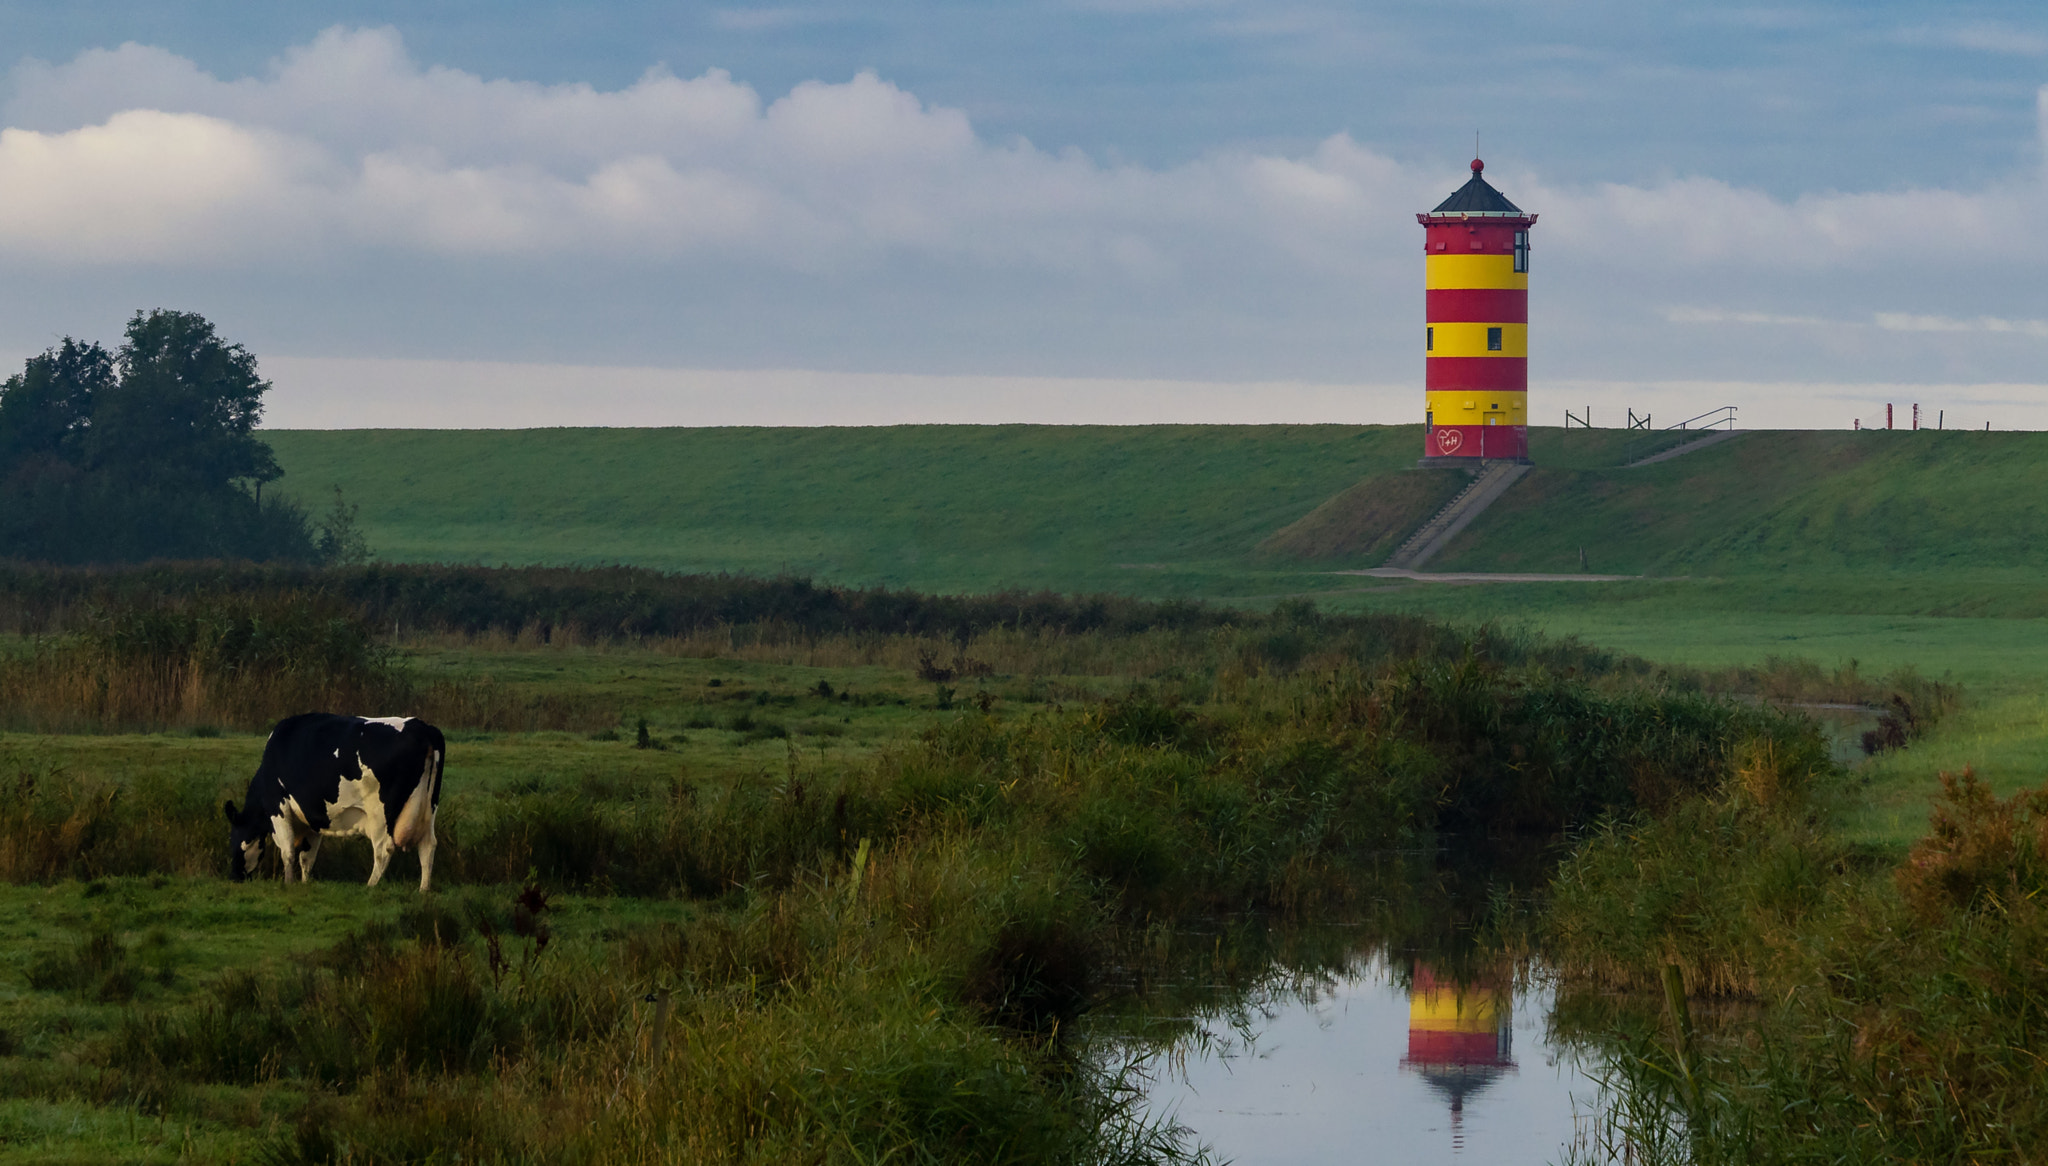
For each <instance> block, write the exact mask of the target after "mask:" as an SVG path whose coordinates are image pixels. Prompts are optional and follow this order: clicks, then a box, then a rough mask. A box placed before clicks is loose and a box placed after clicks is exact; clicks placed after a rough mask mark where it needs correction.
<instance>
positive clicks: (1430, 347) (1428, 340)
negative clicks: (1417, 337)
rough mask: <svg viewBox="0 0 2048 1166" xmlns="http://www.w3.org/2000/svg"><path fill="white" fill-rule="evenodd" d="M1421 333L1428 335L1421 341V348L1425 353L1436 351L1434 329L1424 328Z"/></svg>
mask: <svg viewBox="0 0 2048 1166" xmlns="http://www.w3.org/2000/svg"><path fill="white" fill-rule="evenodd" d="M1423 331H1425V332H1427V333H1428V334H1429V335H1428V336H1427V337H1425V338H1424V339H1423V341H1422V347H1423V348H1424V349H1426V350H1427V351H1430V352H1435V351H1436V329H1434V328H1425V329H1423Z"/></svg>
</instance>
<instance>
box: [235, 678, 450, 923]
mask: <svg viewBox="0 0 2048 1166" xmlns="http://www.w3.org/2000/svg"><path fill="white" fill-rule="evenodd" d="M447 754H448V744H447V742H446V741H444V740H443V739H442V737H441V730H439V729H437V728H435V727H434V726H432V725H430V724H428V723H426V722H425V721H422V720H419V719H418V718H415V717H349V716H340V715H337V714H335V713H302V714H300V715H298V716H296V717H287V718H285V719H284V720H282V721H279V722H278V723H277V727H276V728H274V729H272V730H271V731H270V739H269V740H268V741H265V742H264V743H263V763H262V764H261V765H259V766H257V768H256V776H255V777H252V778H250V779H249V794H248V796H247V797H246V798H245V799H243V804H242V808H241V809H240V810H239V811H237V810H236V809H235V803H233V802H229V803H227V807H226V809H227V815H228V823H229V826H230V827H231V828H230V830H229V831H228V849H229V852H230V853H229V857H228V863H229V869H230V870H231V871H232V872H233V874H234V878H235V881H236V882H238V883H239V882H241V881H243V880H244V879H246V878H248V877H249V872H250V871H252V870H254V869H255V868H256V861H257V860H258V859H259V858H261V857H262V856H263V839H264V838H265V837H266V836H268V837H270V838H271V839H274V840H275V841H276V842H277V850H278V854H279V855H280V856H281V857H282V858H283V859H284V881H286V882H291V881H292V880H293V879H294V878H300V879H311V878H312V877H313V860H314V859H316V858H318V857H319V856H320V839H321V838H322V836H324V835H329V834H332V835H338V836H347V835H351V834H360V835H362V836H364V837H366V838H368V839H369V840H370V847H371V852H372V854H373V855H374V857H375V862H374V865H372V866H371V867H370V885H371V886H373V887H374V886H376V885H377V882H378V880H380V879H382V878H383V877H384V867H385V866H386V865H387V864H388V863H390V861H391V852H392V851H394V850H404V849H408V848H414V847H417V848H418V850H419V852H420V890H421V891H422V892H425V891H426V890H427V889H428V887H429V885H430V884H431V883H432V881H433V877H434V811H435V809H436V808H437V807H439V806H440V804H441V763H442V759H443V758H445V757H446V756H447Z"/></svg>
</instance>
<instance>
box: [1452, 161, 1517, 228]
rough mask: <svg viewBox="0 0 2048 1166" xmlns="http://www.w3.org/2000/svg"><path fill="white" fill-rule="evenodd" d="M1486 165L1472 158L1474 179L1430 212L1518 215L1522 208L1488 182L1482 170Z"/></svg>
mask: <svg viewBox="0 0 2048 1166" xmlns="http://www.w3.org/2000/svg"><path fill="white" fill-rule="evenodd" d="M1485 168H1486V167H1485V166H1484V165H1483V164H1481V163H1480V161H1479V159H1477V158H1474V159H1473V160H1472V181H1470V182H1467V183H1466V184H1465V185H1463V186H1461V187H1459V188H1458V189H1457V191H1456V192H1455V193H1453V194H1452V195H1451V197H1449V198H1447V199H1445V200H1443V202H1442V203H1440V204H1438V206H1437V208H1436V209H1435V210H1433V211H1431V212H1430V213H1431V214H1433V215H1455V214H1459V213H1464V214H1473V215H1518V214H1521V213H1522V208H1521V207H1518V206H1516V205H1515V204H1514V203H1511V202H1509V201H1508V199H1507V196H1506V195H1504V194H1502V193H1501V192H1500V191H1498V190H1495V189H1494V188H1493V187H1492V186H1490V185H1488V184H1487V181H1486V179H1485V178H1482V177H1481V176H1480V172H1481V171H1482V170H1484V169H1485Z"/></svg>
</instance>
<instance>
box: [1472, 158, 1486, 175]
mask: <svg viewBox="0 0 2048 1166" xmlns="http://www.w3.org/2000/svg"><path fill="white" fill-rule="evenodd" d="M1484 169H1486V163H1484V162H1481V161H1480V160H1479V159H1477V158H1474V159H1472V173H1474V174H1477V173H1479V172H1480V171H1481V170H1484Z"/></svg>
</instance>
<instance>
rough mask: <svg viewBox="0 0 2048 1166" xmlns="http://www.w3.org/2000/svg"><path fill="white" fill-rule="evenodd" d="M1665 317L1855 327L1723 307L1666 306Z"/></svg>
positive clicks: (1697, 321) (1687, 321)
mask: <svg viewBox="0 0 2048 1166" xmlns="http://www.w3.org/2000/svg"><path fill="white" fill-rule="evenodd" d="M1664 318H1665V319H1666V320H1668V321H1670V322H1671V323H1673V324H1789V325H1792V326H1794V327H1800V328H1853V327H1855V326H1856V325H1855V324H1853V323H1851V322H1848V321H1844V320H1829V319H1826V318H1824V317H1821V316H1787V315H1781V314H1779V313H1776V312H1740V311H1728V310H1726V309H1723V308H1666V309H1664Z"/></svg>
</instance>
